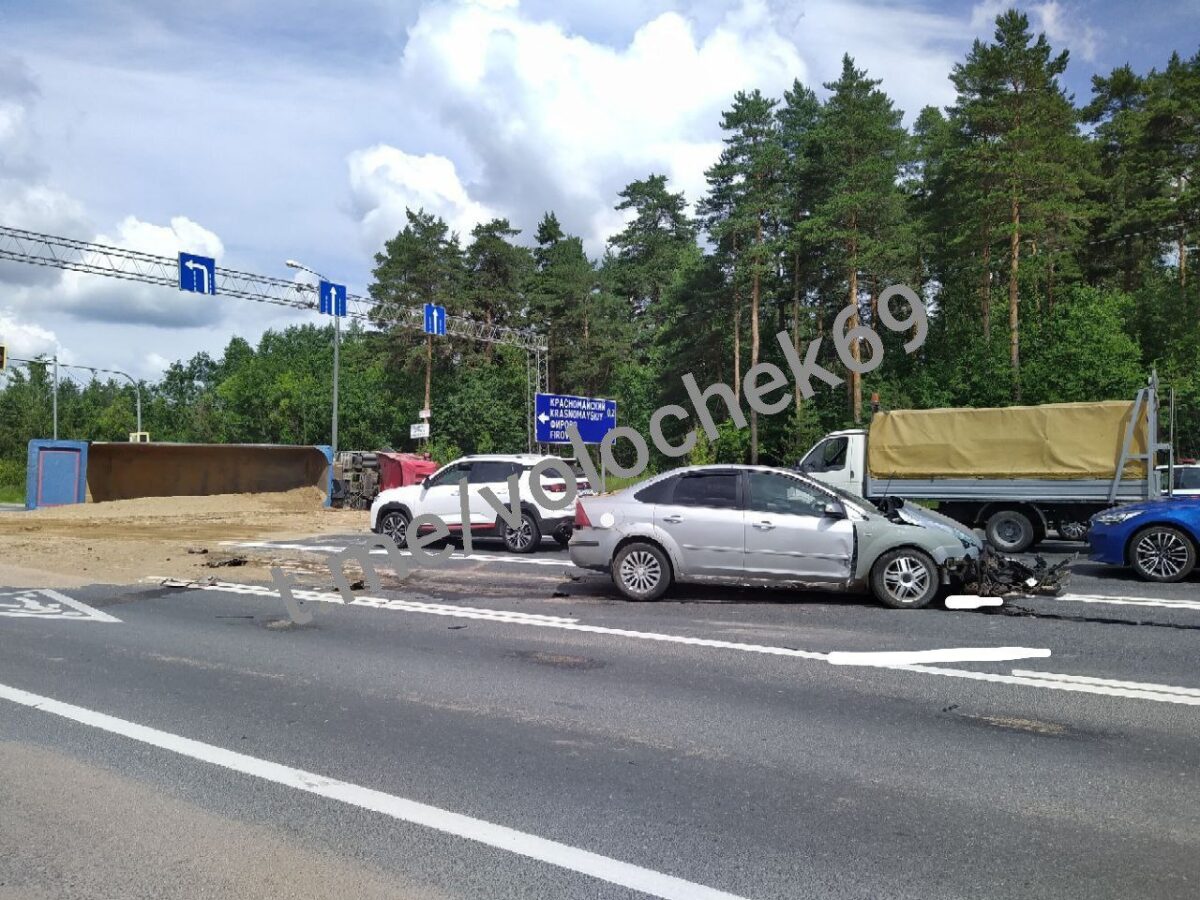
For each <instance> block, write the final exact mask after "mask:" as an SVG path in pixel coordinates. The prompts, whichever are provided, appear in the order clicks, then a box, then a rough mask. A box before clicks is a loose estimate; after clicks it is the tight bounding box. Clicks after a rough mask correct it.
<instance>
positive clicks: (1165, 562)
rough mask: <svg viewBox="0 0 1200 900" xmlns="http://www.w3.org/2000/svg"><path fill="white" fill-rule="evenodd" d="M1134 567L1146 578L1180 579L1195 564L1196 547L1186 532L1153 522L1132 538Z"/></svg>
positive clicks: (1152, 579) (1132, 561) (1131, 560)
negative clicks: (1153, 523)
mask: <svg viewBox="0 0 1200 900" xmlns="http://www.w3.org/2000/svg"><path fill="white" fill-rule="evenodd" d="M1130 557H1131V558H1130V562H1131V563H1133V569H1134V571H1135V572H1137V573H1138V575H1140V576H1141V577H1142V578H1143V579H1145V580H1146V581H1165V582H1171V581H1182V580H1183V579H1185V578H1187V577H1188V575H1190V574H1191V571H1192V569H1194V568H1195V567H1196V547H1195V545H1193V544H1192V542H1191V541H1190V540H1188V537H1187V535H1186V534H1184V533H1183V532H1182V531H1179V530H1178V529H1175V528H1168V527H1167V526H1165V525H1152V526H1151V527H1149V528H1146V529H1144V530H1142V531H1140V532H1138V533H1137V534H1136V535H1135V536H1134V538H1133V552H1132V553H1131V554H1130Z"/></svg>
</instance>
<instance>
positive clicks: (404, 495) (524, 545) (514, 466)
mask: <svg viewBox="0 0 1200 900" xmlns="http://www.w3.org/2000/svg"><path fill="white" fill-rule="evenodd" d="M543 460H553V461H555V462H558V463H561V466H560V468H561V469H562V470H563V471H564V472H574V473H575V476H576V478H575V487H576V496H578V495H580V494H582V495H584V496H586V495H588V494H590V493H592V490H591V485H590V484H588V482H587V479H586V478H585V477H584V476H583V474H582V472H581V470H580V468H579V464H578V463H576V462H575V461H574V460H566V459H562V458H560V457H554V456H539V455H537V454H532V453H521V454H515V455H510V456H492V455H487V456H464V457H463V458H462V459H457V460H455V461H454V462H452V463H450V464H449V465H447V466H443V467H442V468H441V469H438V471H436V472H434V473H433V474H432V475H430V476H429V477H428V478H426V479H425V480H424V481H423V482H421V483H420V484H410V485H407V486H405V487H398V488H391V489H390V490H386V491H382V492H380V494H379V496H378V497H376V498H375V502H374V503H372V504H371V530H372V531H373V532H375V533H376V534H386V535H387V536H388V537H390V538H391V539H392V540H394V541H395V542H396V545H397V546H400V547H403V546H404V545H405V544H406V543H407V541H408V525H409V523H410V522H412V520H413V519H415V518H416V517H417V516H422V515H426V514H429V513H432V514H433V515H436V516H437V517H438V518H440V519H441V520H442V521H443V522H445V523H446V526H447V527H448V528H449V529H450V531H451V533H461V532H462V529H463V520H462V505H463V500H462V497H460V496H459V494H460V488H459V482H461V481H462V479H463V478H466V479H467V512H468V514H469V516H470V521H469V522H468V523H467V525H468V527H469V528H470V529H471V537H472V539H474V538H476V537H496V538H501V539H502V540H503V541H504V544H505V546H506V547H508V549H509V550H511V551H513V552H514V553H532V552H533V551H535V550H537V549H538V547H539V546H541V543H542V536H543V535H548V536H551V537H553V538H554V539H555V540H556V541H557V542H558V543H559V544H560V545H561V546H563V547H565V546H566V545H567V542H568V541H570V539H571V526H572V524H573V523H574V521H575V504H574V503H572V504H570V505H569V506H566V507H564V508H562V509H547V508H546V507H544V506H541V505H540V504H539V503H538V501H537V498H536V497H534V495H533V491H531V490H530V485H529V477H530V470H531V469H533V467H534V466H535V465H537V464H538V463H540V462H542V461H543ZM558 471H559V469H557V468H556V469H551V470H550V473H549V474H543V475H542V476H541V484H542V490H543V491H544V492H545V493H546V494H547V495H549V496H551V497H553V496H554V495H555V494H558V493H563V492H565V491H566V482H565V481H564V480H563V479H562V478H561V477H559V476H558ZM510 475H516V476H517V479H518V480H517V486H518V488H519V494H520V496H519V498H518V499H519V500H520V507H521V525H520V527H519V528H512V527H510V526H509V524H508V523H507V522H506V521H505V520H504V517H503V516H500V515H498V514H497V512H496V510H495V509H494V508H493V507H492V506H491V504H489V503H488V502H487V501H486V500H485V499H484V498H483V497H482V496H481V495H480V491H482V490H483V488H485V487H486V488H491V489H492V492H493V493H494V494H495V495H496V500H497V501H498V502H500V503H501V504H503V505H504V506H507V507H509V508H511V507H512V500H511V499H510V498H509V495H508V478H509V476H510Z"/></svg>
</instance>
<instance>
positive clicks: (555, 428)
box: [533, 394, 617, 444]
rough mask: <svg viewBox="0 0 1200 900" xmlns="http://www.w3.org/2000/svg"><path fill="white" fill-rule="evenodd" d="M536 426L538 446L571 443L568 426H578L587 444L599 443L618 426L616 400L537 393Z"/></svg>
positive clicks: (534, 413)
mask: <svg viewBox="0 0 1200 900" xmlns="http://www.w3.org/2000/svg"><path fill="white" fill-rule="evenodd" d="M533 419H534V421H533V424H534V432H535V437H536V439H537V442H538V443H539V444H569V443H570V442H571V439H570V438H569V437H567V425H569V424H570V423H572V422H573V423H575V427H576V428H578V429H579V436H580V437H581V438H582V439H583V442H584V443H585V444H598V443H600V442H601V441H602V440H604V435H606V434H608V432H609V431H610V430H612V429H613V428H616V427H617V401H616V400H601V399H599V398H597V397H572V396H569V395H566V394H536V395H535V396H534V404H533Z"/></svg>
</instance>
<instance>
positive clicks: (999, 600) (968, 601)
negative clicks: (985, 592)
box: [946, 594, 1004, 609]
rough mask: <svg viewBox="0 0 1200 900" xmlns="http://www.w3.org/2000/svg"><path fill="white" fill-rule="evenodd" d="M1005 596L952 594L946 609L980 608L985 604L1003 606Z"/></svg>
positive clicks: (947, 600)
mask: <svg viewBox="0 0 1200 900" xmlns="http://www.w3.org/2000/svg"><path fill="white" fill-rule="evenodd" d="M1003 605H1004V598H1003V597H980V596H978V595H976V594H951V595H950V596H949V597H947V598H946V609H979V608H980V607H984V606H1003Z"/></svg>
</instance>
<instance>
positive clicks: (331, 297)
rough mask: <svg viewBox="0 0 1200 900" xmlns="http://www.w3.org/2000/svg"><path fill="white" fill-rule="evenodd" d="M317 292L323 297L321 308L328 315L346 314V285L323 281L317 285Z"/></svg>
mask: <svg viewBox="0 0 1200 900" xmlns="http://www.w3.org/2000/svg"><path fill="white" fill-rule="evenodd" d="M317 294H318V295H319V296H320V298H321V302H320V305H319V307H318V308H319V309H320V311H321V312H323V313H325V315H327V316H344V315H346V286H345V285H344V284H334V283H333V282H332V281H322V282H321V283H320V284H319V285H318V286H317Z"/></svg>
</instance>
